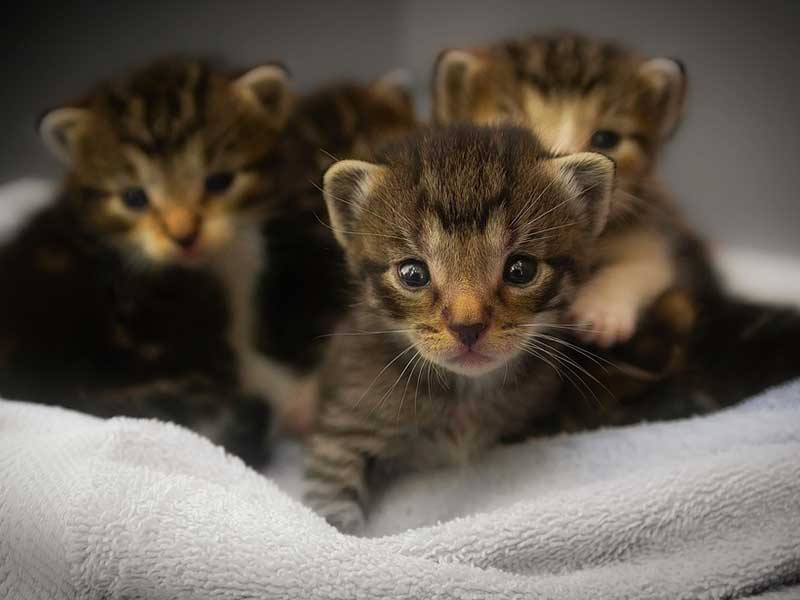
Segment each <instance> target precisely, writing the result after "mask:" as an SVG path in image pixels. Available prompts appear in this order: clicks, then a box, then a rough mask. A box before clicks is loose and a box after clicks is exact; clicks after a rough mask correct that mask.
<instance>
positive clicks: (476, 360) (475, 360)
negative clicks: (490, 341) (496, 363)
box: [449, 348, 493, 368]
mask: <svg viewBox="0 0 800 600" xmlns="http://www.w3.org/2000/svg"><path fill="white" fill-rule="evenodd" d="M449 362H451V363H453V364H455V365H458V366H459V367H467V368H475V367H485V366H487V365H488V364H490V363H492V362H493V359H492V358H491V357H490V356H486V355H485V354H481V353H480V352H476V351H475V350H473V349H472V348H468V349H467V350H465V351H464V352H461V353H460V354H458V355H456V356H454V357H453V358H451V359H450V360H449Z"/></svg>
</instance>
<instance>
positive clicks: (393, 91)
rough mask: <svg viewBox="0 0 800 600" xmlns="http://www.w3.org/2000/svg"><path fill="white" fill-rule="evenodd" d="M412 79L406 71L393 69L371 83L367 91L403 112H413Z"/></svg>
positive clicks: (409, 72)
mask: <svg viewBox="0 0 800 600" xmlns="http://www.w3.org/2000/svg"><path fill="white" fill-rule="evenodd" d="M412 81H413V77H412V75H411V71H409V70H408V69H395V70H393V71H389V72H388V73H385V74H383V75H382V76H380V77H379V78H378V79H376V80H375V81H373V82H372V83H371V84H370V86H369V89H370V91H371V92H372V93H373V94H375V95H376V96H378V97H379V98H381V99H383V100H385V101H386V102H388V103H390V104H391V105H392V106H396V107H397V108H398V109H401V110H403V111H409V112H413V110H414V96H413V94H412Z"/></svg>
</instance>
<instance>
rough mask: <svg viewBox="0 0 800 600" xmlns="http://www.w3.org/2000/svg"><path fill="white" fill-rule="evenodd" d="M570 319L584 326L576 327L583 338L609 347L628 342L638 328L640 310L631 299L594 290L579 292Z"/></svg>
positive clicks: (585, 340) (578, 334)
mask: <svg viewBox="0 0 800 600" xmlns="http://www.w3.org/2000/svg"><path fill="white" fill-rule="evenodd" d="M569 319H570V320H571V321H572V322H574V323H576V324H577V325H579V326H580V327H582V328H584V329H578V330H576V335H577V337H578V338H580V339H581V340H582V341H584V342H586V343H589V344H596V345H598V346H601V347H603V348H608V347H610V346H613V345H614V344H618V343H620V342H624V341H627V340H629V339H630V338H631V336H632V335H633V333H634V331H636V322H637V310H636V306H634V305H633V304H632V303H630V302H626V301H624V300H621V299H619V298H613V297H611V296H605V295H603V294H598V293H591V294H580V295H579V296H578V299H577V300H576V301H575V303H574V304H573V305H572V308H571V309H570V314H569Z"/></svg>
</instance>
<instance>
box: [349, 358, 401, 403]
mask: <svg viewBox="0 0 800 600" xmlns="http://www.w3.org/2000/svg"><path fill="white" fill-rule="evenodd" d="M413 347H414V344H410V345H409V346H408V347H407V348H406V349H405V350H401V351H400V353H399V354H398V355H397V356H395V357H394V358H393V359H392V360H390V361H389V362H388V363H386V366H385V367H383V369H381V372H380V373H378V374H377V375H376V376H375V378H374V379H373V380H372V382H371V383H370V384H369V386H368V387H367V389H366V390H364V393H363V394H361V397H360V398H359V399H358V401H356V403H355V407H358V405H359V404H361V401H362V400H363V399H364V398H365V397H366V395H367V394H368V393H369V391H370V390H371V389H372V386H374V385H375V382H376V381H378V378H379V377H380V376H381V375H383V374H384V373H385V372H386V369H388V368H389V367H391V366H392V364H393V363H394V362H395V361H397V360H399V358H400V357H401V356H403V355H404V354H405V353H406V352H408V351H409V350H411V349H412V348H413Z"/></svg>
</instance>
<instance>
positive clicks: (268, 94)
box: [234, 64, 292, 127]
mask: <svg viewBox="0 0 800 600" xmlns="http://www.w3.org/2000/svg"><path fill="white" fill-rule="evenodd" d="M234 85H235V86H236V88H237V89H238V90H239V91H240V92H241V93H242V95H243V96H244V97H245V98H247V99H248V100H249V101H251V102H254V103H255V104H257V105H258V106H259V107H260V108H261V109H262V110H263V111H264V112H266V113H267V115H268V116H269V118H270V120H271V121H272V122H273V123H274V124H275V125H276V126H277V127H280V126H282V125H283V124H284V123H285V122H286V119H287V118H288V117H289V112H290V110H291V106H292V95H291V91H290V89H289V71H287V70H286V69H285V68H284V67H283V66H281V65H277V64H273V65H261V66H259V67H256V68H254V69H251V70H249V71H248V72H247V73H245V74H244V75H241V76H240V77H239V78H238V79H237V80H236V81H235V82H234Z"/></svg>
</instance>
